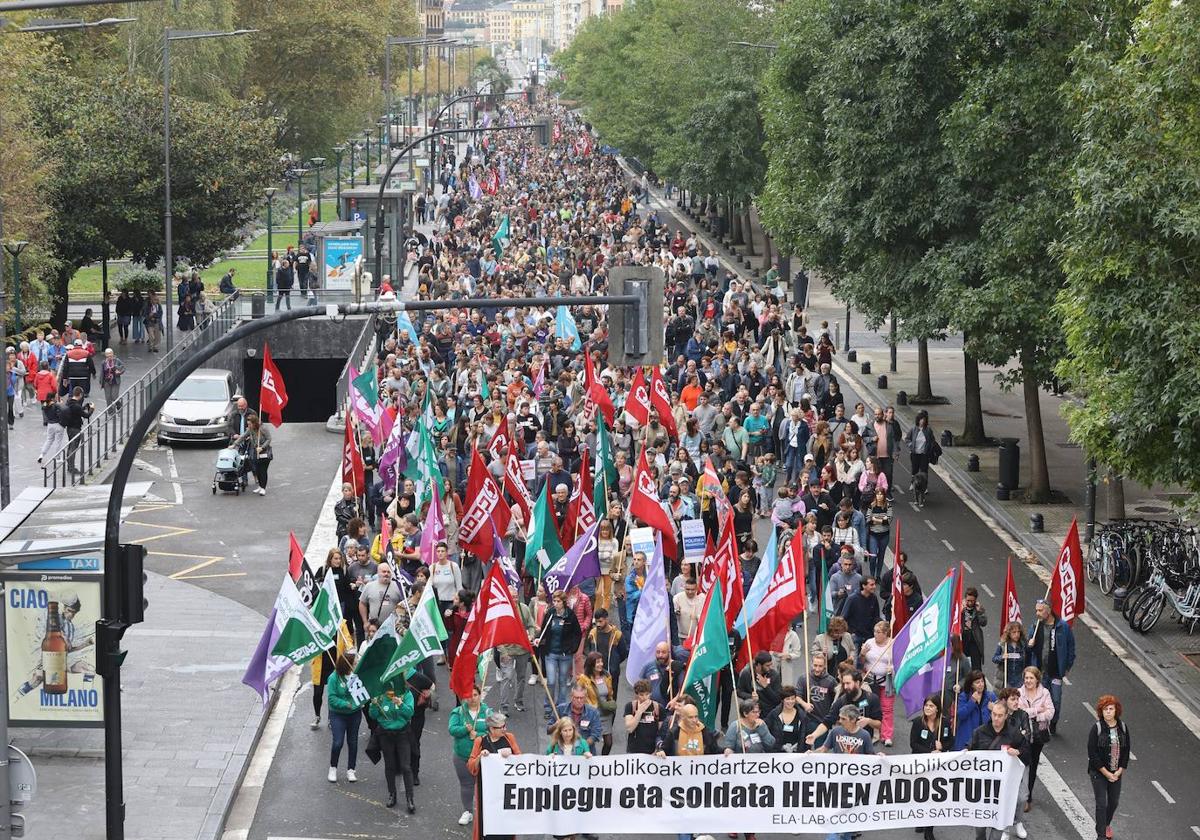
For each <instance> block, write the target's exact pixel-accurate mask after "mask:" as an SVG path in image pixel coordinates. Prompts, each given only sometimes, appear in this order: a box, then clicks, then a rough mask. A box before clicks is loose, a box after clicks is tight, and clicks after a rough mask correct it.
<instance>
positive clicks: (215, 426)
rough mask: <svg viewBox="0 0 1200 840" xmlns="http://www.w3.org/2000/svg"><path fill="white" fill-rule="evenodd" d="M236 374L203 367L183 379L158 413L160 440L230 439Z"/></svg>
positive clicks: (222, 440)
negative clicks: (234, 376) (234, 377)
mask: <svg viewBox="0 0 1200 840" xmlns="http://www.w3.org/2000/svg"><path fill="white" fill-rule="evenodd" d="M235 396H236V391H235V389H234V386H233V374H232V373H230V372H229V371H227V370H218V369H217V368H200V370H198V371H196V372H195V373H193V374H192V375H191V376H189V377H188V378H187V379H185V380H184V381H183V384H182V385H180V386H179V387H178V388H177V389H176V390H175V393H173V394H171V398H170V399H168V400H167V403H166V405H164V406H163V407H162V411H161V412H159V415H158V442H159V443H167V442H170V441H184V440H197V441H201V440H203V441H220V442H222V443H224V442H228V441H229V418H231V417H232V416H233V415H234V413H235V412H236V411H237V407H236V405H235V403H234V399H235Z"/></svg>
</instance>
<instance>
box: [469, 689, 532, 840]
mask: <svg viewBox="0 0 1200 840" xmlns="http://www.w3.org/2000/svg"><path fill="white" fill-rule="evenodd" d="M484 724H485V729H484V733H483V734H482V735H480V736H479V737H478V738H476V739H475V744H474V746H472V747H471V757H470V758H468V759H467V769H469V770H470V771H471V775H472V776H475V777H476V778H478V777H479V760H480V759H481V758H486V757H487V756H489V755H493V754H494V755H499V756H502V757H504V758H508V757H510V756H514V755H520V754H521V747H520V746H519V745H518V744H517V739H516V737H515V736H514V735H513V734H512V733H511V732H509V731H508V718H507V717H506V716H505V715H503V714H501V713H500V712H492V713H491V714H490V715H488V716H487V719H486V720H485V721H484ZM473 840H514V837H513V835H511V834H483V784H482V780H481V782H480V784H478V785H476V786H475V834H474V838H473Z"/></svg>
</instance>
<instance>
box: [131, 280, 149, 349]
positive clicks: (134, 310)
mask: <svg viewBox="0 0 1200 840" xmlns="http://www.w3.org/2000/svg"><path fill="white" fill-rule="evenodd" d="M127 306H128V308H129V338H131V339H132V340H133V343H134V344H141V343H142V342H144V341H145V340H146V322H145V320H144V316H145V312H146V300H145V298H143V297H142V292H141V290H140V289H138V290H135V291H134V293H133V294H132V295H130V297H129V303H128V304H127Z"/></svg>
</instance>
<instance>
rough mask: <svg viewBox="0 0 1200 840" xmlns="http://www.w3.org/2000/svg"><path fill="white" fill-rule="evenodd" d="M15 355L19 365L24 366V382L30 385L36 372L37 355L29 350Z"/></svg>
mask: <svg viewBox="0 0 1200 840" xmlns="http://www.w3.org/2000/svg"><path fill="white" fill-rule="evenodd" d="M17 355H18V356H20V358H21V364H23V365H25V381H26V382H28V383H29V384H30V385H32V384H33V380H34V379H35V378H36V377H37V372H38V359H37V354H36V353H34V352H33V351H32V350H30V351H29V352H28V353H23V354H22V353H18V354H17Z"/></svg>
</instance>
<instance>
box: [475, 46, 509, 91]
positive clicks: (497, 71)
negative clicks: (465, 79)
mask: <svg viewBox="0 0 1200 840" xmlns="http://www.w3.org/2000/svg"><path fill="white" fill-rule="evenodd" d="M471 75H472V77H474V79H475V81H476V84H477V85H478V86H479V87H483V86H484V84H485V83H486V84H487V89H488V90H489V91H491V92H492V93H504V92H506V91H507V90H508V89H509V88H511V87H512V85H513V80H512V76H511V75H510V74H509V72H508V71H507V70H505V69H504V68H503V67H502V66H501V65H500V62H499V61H497V60H496V57H495V56H491V55H485V56H483V57H482V58H480V59H479V60H478V61H477V62H475V66H474V67H473V68H472V69H471Z"/></svg>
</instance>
